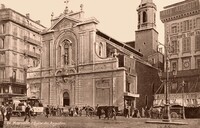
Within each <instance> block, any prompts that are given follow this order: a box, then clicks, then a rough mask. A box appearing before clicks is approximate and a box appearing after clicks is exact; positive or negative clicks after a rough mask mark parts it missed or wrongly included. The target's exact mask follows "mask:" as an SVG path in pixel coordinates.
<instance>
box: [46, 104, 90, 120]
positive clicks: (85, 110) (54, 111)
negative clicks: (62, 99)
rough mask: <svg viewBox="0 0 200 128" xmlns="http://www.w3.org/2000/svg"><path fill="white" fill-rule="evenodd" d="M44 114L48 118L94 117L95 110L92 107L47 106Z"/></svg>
mask: <svg viewBox="0 0 200 128" xmlns="http://www.w3.org/2000/svg"><path fill="white" fill-rule="evenodd" d="M44 114H45V116H46V117H47V118H48V117H49V116H82V115H83V114H84V115H86V116H93V115H94V109H93V108H92V107H91V106H87V105H86V106H83V107H78V106H74V107H73V106H68V107H59V106H57V107H55V106H50V105H47V107H45V109H44Z"/></svg>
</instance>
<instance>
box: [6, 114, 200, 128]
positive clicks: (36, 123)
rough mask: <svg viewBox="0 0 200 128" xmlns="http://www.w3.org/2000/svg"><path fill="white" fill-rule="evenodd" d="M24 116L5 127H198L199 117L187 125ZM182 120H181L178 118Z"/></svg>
mask: <svg viewBox="0 0 200 128" xmlns="http://www.w3.org/2000/svg"><path fill="white" fill-rule="evenodd" d="M23 119H24V117H12V118H11V121H10V122H5V128H11V127H12V128H17V127H20V128H23V127H26V128H27V127H28V128H29V127H30V128H36V127H37V128H40V127H41V128H54V127H55V128H199V126H200V119H186V120H184V121H185V122H187V123H188V125H168V124H147V123H145V122H146V121H147V120H152V119H137V118H124V117H118V118H117V120H113V119H110V120H107V119H101V120H99V119H98V118H97V117H49V118H45V117H44V116H37V117H36V118H32V122H31V123H29V122H24V121H23ZM180 121H183V120H180Z"/></svg>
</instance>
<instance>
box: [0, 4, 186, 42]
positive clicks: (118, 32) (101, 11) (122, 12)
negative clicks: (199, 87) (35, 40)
mask: <svg viewBox="0 0 200 128" xmlns="http://www.w3.org/2000/svg"><path fill="white" fill-rule="evenodd" d="M64 1H65V0H0V4H4V5H5V6H6V7H7V8H11V9H13V10H15V11H17V12H19V13H21V14H23V15H25V14H26V13H30V18H31V19H33V20H35V21H37V20H40V21H41V24H42V25H44V26H45V27H50V24H51V23H50V19H51V14H52V12H54V16H59V15H60V13H62V12H63V11H64V9H65V7H66V4H65V3H64ZM180 1H183V0H153V2H154V3H155V4H156V6H157V16H156V18H157V19H156V21H157V31H158V32H159V39H158V40H159V42H161V43H163V41H164V24H163V23H162V22H161V21H160V15H159V14H160V11H161V10H163V7H165V6H167V5H170V4H174V3H177V2H180ZM140 2H141V0H69V3H68V7H69V10H73V12H77V11H80V5H81V4H83V10H84V12H85V17H95V18H96V19H97V20H98V21H99V22H100V23H99V24H98V25H97V28H98V29H99V30H101V31H102V32H104V33H105V34H107V35H109V36H110V37H112V38H114V39H116V40H118V41H121V42H127V41H134V40H135V31H136V30H137V23H138V22H137V19H138V18H137V11H136V10H137V8H138V6H139V4H140Z"/></svg>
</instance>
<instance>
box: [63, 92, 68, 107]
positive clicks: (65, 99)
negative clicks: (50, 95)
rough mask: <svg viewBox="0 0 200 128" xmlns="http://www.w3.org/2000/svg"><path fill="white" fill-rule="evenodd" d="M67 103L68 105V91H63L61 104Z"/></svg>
mask: <svg viewBox="0 0 200 128" xmlns="http://www.w3.org/2000/svg"><path fill="white" fill-rule="evenodd" d="M69 105H70V100H69V93H68V92H64V93H63V106H69Z"/></svg>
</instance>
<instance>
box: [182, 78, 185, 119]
mask: <svg viewBox="0 0 200 128" xmlns="http://www.w3.org/2000/svg"><path fill="white" fill-rule="evenodd" d="M184 87H185V81H184V80H183V82H182V107H183V108H182V109H183V110H182V112H183V119H185V106H184Z"/></svg>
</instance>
